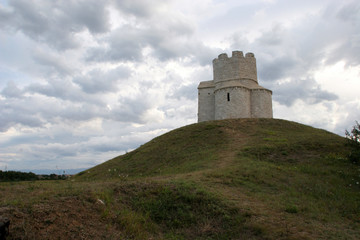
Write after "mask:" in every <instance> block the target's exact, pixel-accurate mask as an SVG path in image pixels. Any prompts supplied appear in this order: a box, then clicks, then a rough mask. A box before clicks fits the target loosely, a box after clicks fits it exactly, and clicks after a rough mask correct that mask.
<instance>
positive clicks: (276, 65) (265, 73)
mask: <svg viewBox="0 0 360 240" xmlns="http://www.w3.org/2000/svg"><path fill="white" fill-rule="evenodd" d="M260 56H261V54H260ZM258 59H259V58H258ZM260 60H261V61H260V63H259V61H258V64H257V65H258V75H259V79H260V81H271V82H272V81H275V80H278V79H281V78H283V77H285V76H289V71H291V69H292V68H294V67H295V66H296V65H297V64H300V63H299V62H296V60H295V59H293V58H292V57H291V56H279V57H274V58H261V57H260Z"/></svg>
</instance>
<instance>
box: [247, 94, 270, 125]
mask: <svg viewBox="0 0 360 240" xmlns="http://www.w3.org/2000/svg"><path fill="white" fill-rule="evenodd" d="M250 102H251V117H252V118H272V117H273V111H272V93H271V91H270V90H268V89H253V90H252V91H251V99H250Z"/></svg>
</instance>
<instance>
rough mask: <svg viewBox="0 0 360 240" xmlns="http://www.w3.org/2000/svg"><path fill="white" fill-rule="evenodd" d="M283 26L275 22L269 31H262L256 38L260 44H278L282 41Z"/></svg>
mask: <svg viewBox="0 0 360 240" xmlns="http://www.w3.org/2000/svg"><path fill="white" fill-rule="evenodd" d="M283 35H284V32H283V28H282V26H281V25H280V24H275V25H274V26H273V27H272V28H271V30H270V31H268V32H263V33H262V35H261V36H260V37H259V38H258V39H257V41H259V43H260V44H262V45H270V46H271V45H279V44H281V42H282V41H283Z"/></svg>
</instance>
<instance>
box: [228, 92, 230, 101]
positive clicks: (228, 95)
mask: <svg viewBox="0 0 360 240" xmlns="http://www.w3.org/2000/svg"><path fill="white" fill-rule="evenodd" d="M227 100H228V102H230V93H228V94H227Z"/></svg>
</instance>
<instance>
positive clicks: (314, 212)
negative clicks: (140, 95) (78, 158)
mask: <svg viewBox="0 0 360 240" xmlns="http://www.w3.org/2000/svg"><path fill="white" fill-rule="evenodd" d="M348 152H349V149H347V147H346V146H345V139H344V138H342V137H340V136H338V135H335V134H332V133H330V132H327V131H324V130H320V129H315V128H312V127H309V126H305V125H302V124H298V123H295V122H289V121H284V120H277V119H237V120H222V121H211V122H204V123H198V124H193V125H189V126H185V127H182V128H179V129H176V130H173V131H171V132H169V133H166V134H164V135H162V136H159V137H157V138H155V139H153V140H151V141H150V142H148V143H146V144H144V145H142V146H141V147H139V148H138V149H136V150H134V151H132V152H129V153H127V154H125V155H122V156H119V157H116V158H114V159H111V160H109V161H107V162H105V163H103V164H100V165H98V166H96V167H94V168H91V169H88V170H86V171H84V172H81V173H80V174H78V175H77V176H76V177H75V178H74V179H72V180H69V181H57V182H55V183H53V182H42V183H37V182H33V183H19V184H16V185H11V184H10V183H7V184H6V183H3V184H1V185H0V203H1V206H3V207H2V208H1V207H0V215H6V214H7V215H9V216H10V217H12V218H13V227H14V229H16V230H17V231H18V233H19V234H20V235H19V236H25V237H24V238H23V239H32V238H31V237H32V236H38V237H37V239H52V237H53V239H55V238H56V236H64V238H65V237H68V238H74V237H75V238H79V237H80V238H81V237H82V238H84V239H87V238H97V239H121V238H124V239H360V218H359V216H360V185H359V182H360V166H358V165H355V164H353V163H350V162H349V161H348V160H347V159H346V156H347V154H348ZM5 192H6V193H7V195H6V196H5V195H4V194H3V193H5ZM76 206H77V207H76ZM27 209H31V210H30V211H28V210H27ZM43 209H45V210H46V211H47V214H41V213H42V210H43ZM64 209H67V211H64ZM14 213H16V214H14ZM19 216H20V217H19ZM59 216H61V218H60V217H59ZM34 219H36V221H35V223H36V224H35V226H31V224H28V223H29V222H31V221H32V220H34ZM60 219H61V220H60ZM67 220H68V221H69V222H71V224H68V225H66V221H67ZM99 224H100V226H99ZM96 226H98V227H97V228H96ZM64 228H66V229H68V231H67V232H66V233H64V232H63V231H62V230H63V229H64ZM39 229H40V230H39ZM41 229H42V230H41ZM43 229H47V230H46V231H44V230H43ZM94 229H96V231H95V230H94ZM59 232H62V234H63V235H57V234H58V233H59ZM31 234H37V235H31ZM39 236H40V237H39ZM12 237H13V238H14V239H15V238H16V237H18V235H16V234H14V235H12ZM56 239H57V238H56Z"/></svg>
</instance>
